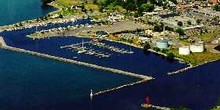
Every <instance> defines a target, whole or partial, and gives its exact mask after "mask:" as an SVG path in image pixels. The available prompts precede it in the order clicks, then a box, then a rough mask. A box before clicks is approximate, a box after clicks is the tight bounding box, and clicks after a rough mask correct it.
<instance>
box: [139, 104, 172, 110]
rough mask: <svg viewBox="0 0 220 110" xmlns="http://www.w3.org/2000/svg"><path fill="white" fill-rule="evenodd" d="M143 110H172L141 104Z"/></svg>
mask: <svg viewBox="0 0 220 110" xmlns="http://www.w3.org/2000/svg"><path fill="white" fill-rule="evenodd" d="M141 107H142V108H145V109H148V108H155V109H157V110H171V108H168V107H161V106H156V105H151V104H150V105H149V104H141Z"/></svg>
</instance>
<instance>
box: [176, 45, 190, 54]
mask: <svg viewBox="0 0 220 110" xmlns="http://www.w3.org/2000/svg"><path fill="white" fill-rule="evenodd" d="M179 54H180V55H189V54H190V49H189V46H183V47H179Z"/></svg>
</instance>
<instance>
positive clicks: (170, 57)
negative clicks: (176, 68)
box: [166, 52, 175, 60]
mask: <svg viewBox="0 0 220 110" xmlns="http://www.w3.org/2000/svg"><path fill="white" fill-rule="evenodd" d="M166 57H167V59H169V60H173V59H174V57H175V55H174V54H173V53H172V52H167V53H166Z"/></svg>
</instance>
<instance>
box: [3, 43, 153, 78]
mask: <svg viewBox="0 0 220 110" xmlns="http://www.w3.org/2000/svg"><path fill="white" fill-rule="evenodd" d="M3 48H4V49H7V50H11V51H16V52H21V53H27V54H31V55H35V56H39V57H43V58H49V59H54V60H58V61H62V62H67V63H73V64H78V65H82V66H87V67H91V68H96V69H101V70H105V71H110V72H113V73H118V74H122V75H126V76H131V77H135V78H139V79H142V80H152V79H153V78H152V77H149V76H145V75H140V74H136V73H132V72H126V71H122V70H118V69H113V68H108V67H102V66H99V65H95V64H90V63H86V62H81V61H75V60H71V59H67V58H62V57H57V56H52V55H48V54H42V53H38V52H34V51H29V50H25V49H20V48H15V47H10V46H4V47H3Z"/></svg>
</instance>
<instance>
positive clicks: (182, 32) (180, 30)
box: [176, 28, 185, 35]
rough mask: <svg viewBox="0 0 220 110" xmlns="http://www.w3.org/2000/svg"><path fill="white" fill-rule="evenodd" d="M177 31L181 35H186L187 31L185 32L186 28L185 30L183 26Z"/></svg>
mask: <svg viewBox="0 0 220 110" xmlns="http://www.w3.org/2000/svg"><path fill="white" fill-rule="evenodd" d="M176 32H177V33H178V34H179V35H185V32H184V30H183V29H182V28H178V29H177V30H176Z"/></svg>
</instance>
